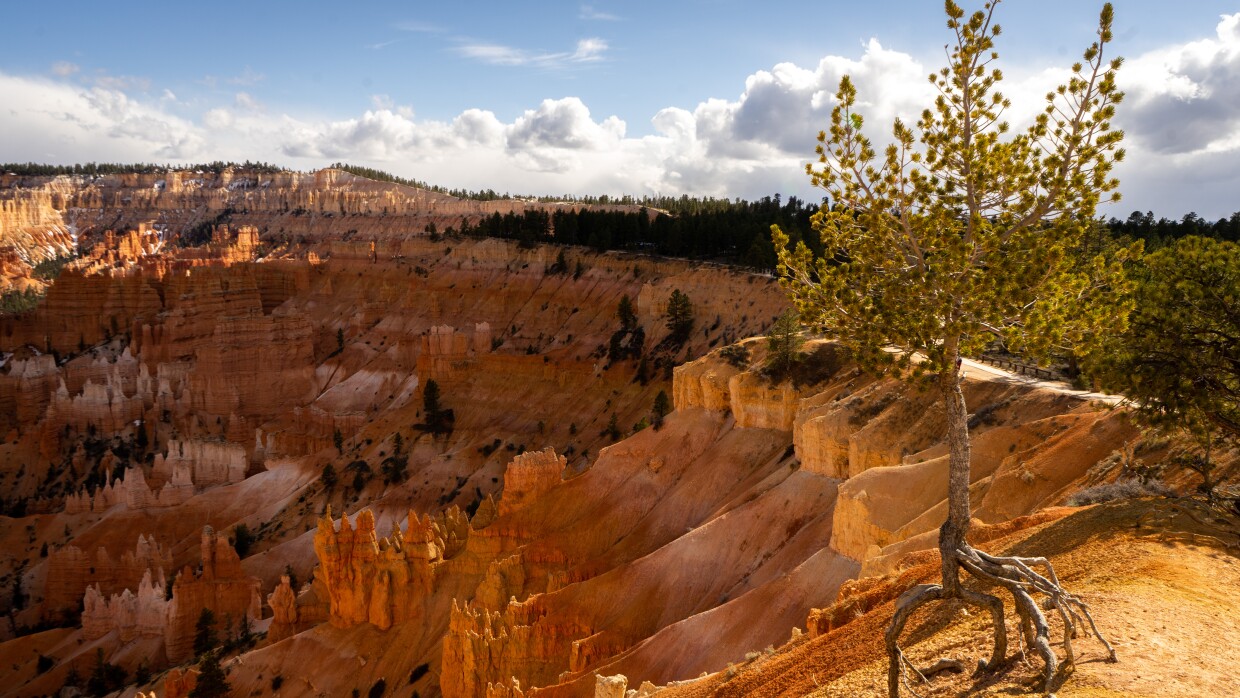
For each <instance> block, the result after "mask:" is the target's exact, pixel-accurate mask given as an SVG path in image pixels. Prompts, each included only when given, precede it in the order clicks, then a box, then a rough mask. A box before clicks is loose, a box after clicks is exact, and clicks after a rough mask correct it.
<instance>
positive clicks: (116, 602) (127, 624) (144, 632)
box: [82, 571, 170, 642]
mask: <svg viewBox="0 0 1240 698" xmlns="http://www.w3.org/2000/svg"><path fill="white" fill-rule="evenodd" d="M164 587H165V582H164V577H163V574H162V572H161V573H160V575H159V577H158V578H154V579H153V578H152V577H151V573H150V572H149V571H148V572H147V573H146V574H144V575H143V576H142V580H141V582H139V584H138V590H137V593H134V592H132V591H130V590H129V589H125V590H124V591H122V592H121V593H120V594H112V597H111V599H108V600H105V599H104V596H103V594H102V593H101V592H100V591H99V587H98V585H96V586H93V587H87V589H86V596H85V598H84V599H83V602H82V603H83V610H82V634H83V635H84V636H85V637H86V639H87V640H97V639H99V638H101V637H103V636H104V635H107V634H108V633H110V632H112V631H114V630H115V631H117V633H118V637H119V639H120V641H121V642H129V641H130V640H133V639H134V638H135V637H137V636H142V637H156V638H162V637H164V636H165V634H166V632H167V619H168V613H167V611H168V606H169V604H170V602H169V601H167V600H165V598H164Z"/></svg>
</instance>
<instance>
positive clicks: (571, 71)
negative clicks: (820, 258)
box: [0, 0, 1240, 219]
mask: <svg viewBox="0 0 1240 698" xmlns="http://www.w3.org/2000/svg"><path fill="white" fill-rule="evenodd" d="M979 4H980V3H969V2H965V3H963V6H964V7H965V9H966V10H972V9H975V5H979ZM1114 5H1115V10H1116V21H1115V39H1114V41H1113V43H1112V44H1111V45H1110V46H1109V47H1108V49H1107V50H1108V52H1109V53H1110V55H1120V56H1123V57H1124V58H1125V64H1124V67H1123V69H1122V70H1121V71H1120V76H1119V82H1120V86H1121V88H1122V89H1124V90H1125V92H1126V93H1127V98H1126V100H1125V101H1124V103H1123V104H1122V105H1121V106H1120V109H1119V115H1118V116H1117V118H1116V120H1115V121H1116V125H1117V126H1118V127H1120V128H1122V129H1124V130H1125V133H1126V138H1125V147H1126V149H1127V151H1128V158H1127V159H1126V161H1125V162H1124V163H1122V164H1121V165H1120V166H1119V167H1118V168H1117V174H1118V176H1119V177H1120V179H1121V183H1122V184H1121V192H1122V194H1123V197H1124V198H1123V201H1121V202H1120V203H1118V204H1115V205H1112V206H1111V207H1109V208H1108V209H1106V210H1105V213H1106V214H1107V215H1118V216H1120V217H1124V216H1126V215H1127V214H1128V213H1129V212H1131V211H1133V210H1141V211H1146V210H1151V211H1154V212H1155V214H1156V215H1159V216H1169V217H1173V218H1178V217H1180V216H1182V215H1184V214H1186V213H1188V212H1190V211H1192V212H1196V213H1198V214H1200V215H1202V216H1204V217H1206V218H1210V219H1212V218H1218V217H1221V216H1226V215H1230V214H1231V213H1232V212H1234V211H1238V210H1240V196H1238V195H1237V194H1238V193H1240V0H1232V1H1230V2H1219V1H1215V0H1193V1H1192V2H1179V3H1168V2H1165V1H1159V2H1154V1H1147V0H1116V1H1115V2H1114ZM1100 7H1101V3H1097V4H1095V3H1090V2H1080V0H1006V1H1005V2H1003V3H1001V4H1000V6H999V8H998V11H997V16H998V21H999V23H1000V25H1001V26H1002V27H1003V33H1002V35H1001V36H1000V37H999V40H998V44H997V49H998V51H999V52H1000V54H1001V60H1000V64H999V65H1000V67H1002V69H1003V71H1004V75H1005V81H1004V83H1003V84H1002V89H1003V91H1004V93H1005V94H1006V95H1007V96H1008V97H1009V98H1010V99H1011V100H1012V101H1013V103H1014V104H1013V108H1012V110H1011V111H1010V112H1009V116H1010V118H1011V120H1012V122H1013V126H1021V125H1023V124H1024V123H1027V121H1028V120H1029V119H1031V118H1032V115H1034V114H1036V113H1037V111H1038V110H1039V109H1040V108H1041V106H1042V99H1043V98H1042V95H1044V94H1045V93H1046V92H1047V90H1048V89H1050V88H1053V87H1054V86H1055V85H1056V84H1057V83H1058V82H1060V81H1062V80H1063V78H1064V76H1065V75H1066V70H1067V68H1068V67H1069V66H1070V65H1071V64H1072V62H1074V61H1075V60H1077V59H1079V57H1080V54H1081V52H1082V51H1083V50H1084V49H1085V48H1086V47H1087V46H1088V45H1089V43H1090V42H1091V41H1092V40H1093V39H1094V38H1095V31H1096V28H1097V18H1098V10H1099V9H1100ZM944 21H945V20H944V15H943V6H942V4H941V3H939V2H934V1H932V0H873V1H871V2H859V1H857V0H853V1H852V2H840V1H838V0H817V2H801V1H782V0H769V1H768V2H764V3H761V4H759V3H755V2H739V1H738V0H664V1H662V2H647V1H645V0H631V1H629V2H623V3H621V2H615V1H603V0H595V1H594V2H591V3H588V4H587V3H580V2H538V3H533V2H513V1H512V0H508V1H507V2H441V3H434V4H432V3H426V2H411V1H409V0H406V1H404V2H367V1H365V0H356V1H354V2H332V3H317V2H296V3H294V2H284V1H280V0H265V1H264V2H246V3H239V2H229V1H223V0H221V1H217V2H213V3H169V2H166V1H164V2H158V3H154V2H125V3H100V2H97V1H91V2H77V1H62V2H58V3H56V4H55V5H54V6H49V5H44V4H42V3H36V2H23V3H14V4H12V5H10V6H8V7H6V8H5V27H6V31H5V34H6V40H5V42H4V50H3V52H2V53H0V162H17V161H20V162H25V161H35V162H47V163H61V164H67V163H73V162H88V161H97V162H103V161H106V162H166V163H172V164H175V163H187V162H206V161H212V160H234V161H243V160H255V161H265V162H271V163H275V164H279V165H282V166H286V167H289V168H292V169H298V170H311V169H316V168H318V167H322V166H324V165H327V164H330V163H332V162H336V161H344V162H349V163H354V164H361V165H367V166H371V167H376V168H380V169H383V170H387V171H389V172H393V173H395V174H399V175H402V176H406V177H412V178H416V179H419V180H422V181H426V182H430V183H432V184H439V185H443V186H447V187H453V188H465V189H475V190H477V189H494V190H496V191H500V192H511V193H514V194H565V193H567V194H578V195H580V194H610V195H618V194H634V195H638V196H640V195H645V194H665V195H666V194H671V195H680V194H690V195H696V196H726V197H743V198H757V197H761V196H765V195H770V194H774V193H777V192H778V193H782V194H783V195H784V196H789V195H796V196H800V197H803V198H807V199H810V200H818V199H820V198H821V197H822V195H823V192H822V191H821V190H815V189H813V188H812V187H811V186H810V184H809V180H808V178H807V177H806V175H805V173H804V164H805V163H806V162H807V161H809V160H811V159H812V158H813V157H814V155H813V153H814V145H815V136H816V135H817V133H818V131H819V130H820V129H823V128H826V126H827V124H828V120H829V116H830V110H831V107H832V99H833V94H834V92H835V90H836V87H837V85H838V82H839V79H840V77H841V76H842V75H844V74H849V75H851V76H852V77H853V79H854V82H856V83H857V85H858V91H859V103H860V105H861V111H862V112H863V113H864V114H865V116H866V123H867V124H868V125H873V131H872V133H873V137H874V138H875V140H877V141H881V140H882V136H883V134H884V133H885V132H886V125H887V124H889V123H890V122H891V120H892V119H893V118H894V117H896V116H903V117H905V119H906V120H908V121H915V120H916V116H917V115H918V114H919V113H920V112H921V110H922V109H923V108H924V107H926V106H928V105H929V104H930V102H931V100H932V92H931V88H930V86H929V84H928V82H927V79H926V76H927V75H928V74H929V73H930V72H932V71H933V70H937V69H938V68H939V67H941V66H942V65H943V63H944V60H945V57H944V45H945V44H946V43H947V41H948V40H949V38H950V36H949V33H948V30H947V29H946V27H945V24H944Z"/></svg>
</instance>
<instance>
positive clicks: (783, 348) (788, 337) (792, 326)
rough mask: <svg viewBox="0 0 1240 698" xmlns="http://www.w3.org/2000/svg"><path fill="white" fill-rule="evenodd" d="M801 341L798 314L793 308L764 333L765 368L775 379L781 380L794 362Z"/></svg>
mask: <svg viewBox="0 0 1240 698" xmlns="http://www.w3.org/2000/svg"><path fill="white" fill-rule="evenodd" d="M801 343H802V339H801V320H800V316H798V315H797V311H795V310H788V311H785V312H784V313H783V314H782V315H780V316H779V318H777V319H776V320H775V322H774V324H772V325H771V329H770V330H768V331H767V335H766V370H767V372H768V373H770V375H771V377H772V378H774V379H775V380H776V381H780V380H783V379H784V377H786V376H787V375H788V372H789V371H791V370H792V367H793V365H794V364H796V362H797V357H798V354H799V352H800V350H801Z"/></svg>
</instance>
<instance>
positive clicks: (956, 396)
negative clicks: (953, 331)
mask: <svg viewBox="0 0 1240 698" xmlns="http://www.w3.org/2000/svg"><path fill="white" fill-rule="evenodd" d="M959 360H960V351H959V349H958V348H957V345H956V343H955V342H949V343H948V347H947V356H946V364H947V365H946V367H945V368H944V369H943V370H942V372H941V373H939V394H940V395H941V396H942V398H943V408H944V410H945V411H946V412H947V444H948V447H949V449H950V456H949V459H948V463H949V465H948V476H947V520H946V521H944V522H943V526H942V527H941V528H940V529H939V554H940V555H941V556H942V565H943V597H944V598H953V597H959V596H960V562H959V560H958V557H957V551H959V550H960V549H961V547H962V546H963V544H964V540H965V536H966V535H968V533H969V513H970V512H969V463H970V452H969V413H968V411H967V409H966V407H965V404H964V393H963V392H961V390H960V364H959Z"/></svg>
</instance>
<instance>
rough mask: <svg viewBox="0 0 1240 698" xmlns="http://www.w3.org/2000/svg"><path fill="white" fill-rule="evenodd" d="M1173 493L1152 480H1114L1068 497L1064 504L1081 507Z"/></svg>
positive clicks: (1173, 494)
mask: <svg viewBox="0 0 1240 698" xmlns="http://www.w3.org/2000/svg"><path fill="white" fill-rule="evenodd" d="M1174 496H1175V491H1174V490H1172V489H1171V488H1170V487H1167V486H1166V485H1164V484H1163V483H1161V482H1159V481H1157V480H1152V481H1150V482H1141V481H1140V480H1135V479H1133V480H1116V481H1115V482H1107V483H1103V484H1101V485H1094V486H1093V487H1087V488H1085V489H1083V490H1081V491H1080V492H1077V493H1076V494H1074V495H1072V496H1071V497H1068V501H1067V502H1066V504H1067V505H1068V506H1070V507H1083V506H1085V505H1086V504H1100V503H1102V502H1111V501H1114V500H1117V499H1137V498H1140V497H1174Z"/></svg>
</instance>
